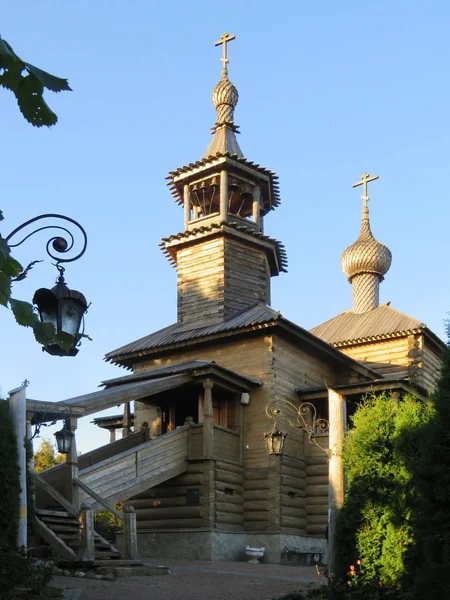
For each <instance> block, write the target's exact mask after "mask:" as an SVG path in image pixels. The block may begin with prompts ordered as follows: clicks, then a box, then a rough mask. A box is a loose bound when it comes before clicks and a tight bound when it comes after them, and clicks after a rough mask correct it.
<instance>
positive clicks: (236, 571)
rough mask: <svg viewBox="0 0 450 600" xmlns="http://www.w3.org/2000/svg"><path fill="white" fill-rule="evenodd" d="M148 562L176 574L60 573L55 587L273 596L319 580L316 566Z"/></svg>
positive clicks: (80, 595) (166, 598) (136, 594)
mask: <svg viewBox="0 0 450 600" xmlns="http://www.w3.org/2000/svg"><path fill="white" fill-rule="evenodd" d="M145 564H147V565H164V566H167V567H169V568H170V575H160V576H157V577H120V578H118V579H116V581H113V582H109V581H96V580H94V579H84V578H80V579H78V578H74V577H59V576H58V577H55V578H54V579H53V581H52V586H55V587H59V588H64V589H65V590H66V592H65V594H64V599H65V600H110V599H111V598H114V600H152V599H153V598H154V599H155V600H156V599H157V600H230V598H233V600H268V599H269V598H276V597H278V596H282V595H284V594H288V593H292V592H294V591H296V590H305V589H308V587H310V586H311V585H314V584H315V583H317V575H316V571H315V567H285V566H280V565H268V564H260V565H252V564H249V563H244V562H206V561H189V562H188V561H181V560H160V561H156V560H153V559H147V560H145ZM69 590H70V591H69Z"/></svg>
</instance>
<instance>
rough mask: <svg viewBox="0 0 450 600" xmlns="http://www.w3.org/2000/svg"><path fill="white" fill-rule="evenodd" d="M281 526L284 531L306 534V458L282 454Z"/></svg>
mask: <svg viewBox="0 0 450 600" xmlns="http://www.w3.org/2000/svg"><path fill="white" fill-rule="evenodd" d="M280 463H281V478H280V484H281V485H280V526H281V531H282V532H283V533H288V534H297V535H306V526H307V512H306V486H307V479H306V466H307V463H306V460H301V459H298V458H292V457H289V456H285V455H282V456H281V461H280Z"/></svg>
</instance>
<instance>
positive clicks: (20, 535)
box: [9, 383, 27, 548]
mask: <svg viewBox="0 0 450 600" xmlns="http://www.w3.org/2000/svg"><path fill="white" fill-rule="evenodd" d="M26 390H27V384H26V383H24V384H22V385H21V386H20V387H19V388H17V389H15V390H12V391H11V392H9V414H10V416H11V420H12V422H13V428H14V433H15V435H16V438H17V462H18V466H19V478H20V496H19V498H20V511H19V526H18V529H17V545H18V547H19V548H21V547H22V546H23V547H24V548H26V547H27V466H26V451H25V445H24V442H25V434H26V404H27V391H26Z"/></svg>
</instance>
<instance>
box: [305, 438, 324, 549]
mask: <svg viewBox="0 0 450 600" xmlns="http://www.w3.org/2000/svg"><path fill="white" fill-rule="evenodd" d="M318 442H319V443H320V445H321V446H323V447H325V448H326V447H328V436H321V437H320V438H318ZM306 483H307V486H306V533H307V534H308V535H311V536H314V537H325V535H326V531H327V525H328V458H327V455H326V454H325V452H323V451H322V450H320V448H317V446H312V451H311V455H310V456H308V458H307V459H306Z"/></svg>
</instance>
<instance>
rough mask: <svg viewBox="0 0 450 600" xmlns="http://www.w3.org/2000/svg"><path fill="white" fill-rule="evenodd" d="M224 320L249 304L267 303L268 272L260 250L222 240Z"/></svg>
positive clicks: (230, 240) (262, 252) (267, 266)
mask: <svg viewBox="0 0 450 600" xmlns="http://www.w3.org/2000/svg"><path fill="white" fill-rule="evenodd" d="M224 251H225V257H224V261H225V267H224V269H225V318H228V317H229V316H230V315H232V314H233V313H234V312H236V311H240V310H243V309H244V308H246V307H247V306H249V304H252V303H253V302H257V301H260V302H264V303H265V304H270V272H269V265H268V262H267V256H266V254H265V252H264V251H262V250H260V249H258V248H254V247H252V246H249V245H247V244H242V243H239V242H237V241H236V240H233V239H228V238H225V244H224Z"/></svg>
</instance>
